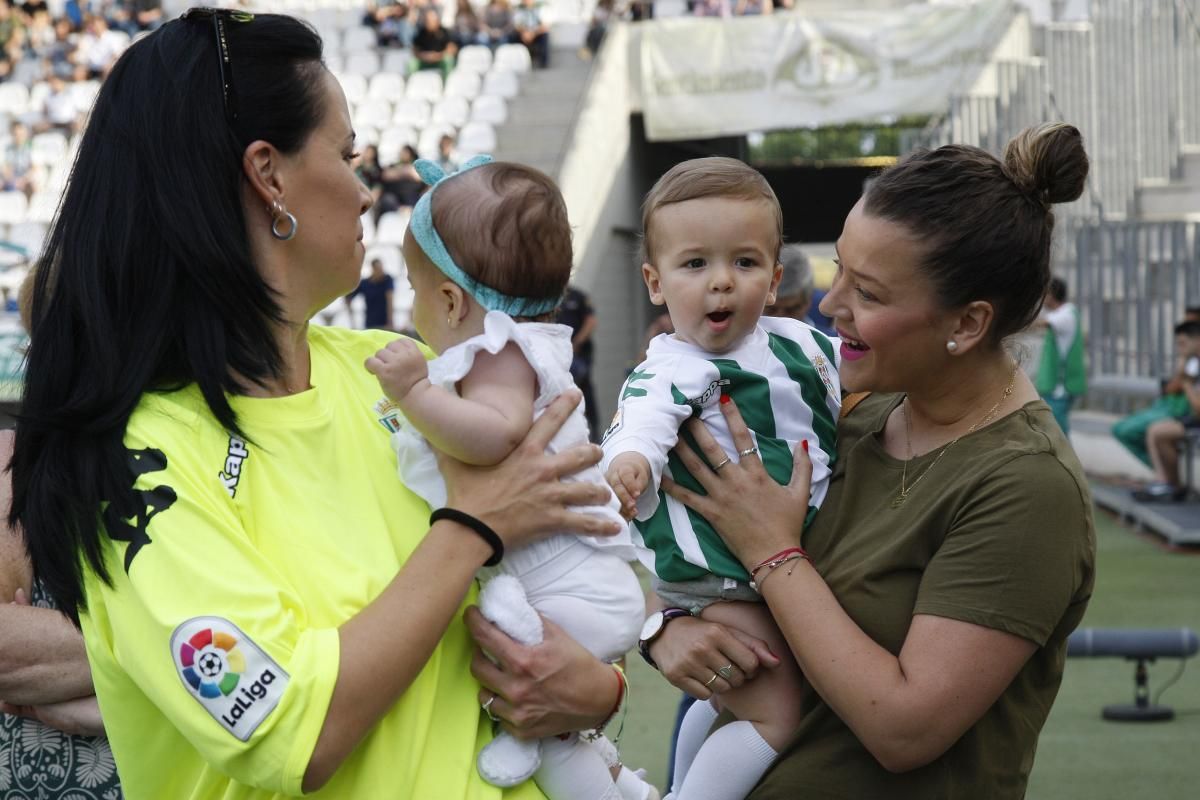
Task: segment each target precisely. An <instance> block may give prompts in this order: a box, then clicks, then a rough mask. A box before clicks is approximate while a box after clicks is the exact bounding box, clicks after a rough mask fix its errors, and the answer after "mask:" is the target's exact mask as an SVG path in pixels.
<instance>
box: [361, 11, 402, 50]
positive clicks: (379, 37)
mask: <svg viewBox="0 0 1200 800" xmlns="http://www.w3.org/2000/svg"><path fill="white" fill-rule="evenodd" d="M410 16H412V9H411V8H410V6H409V4H408V2H406V0H397V1H396V2H384V3H380V4H379V5H377V6H375V7H374V8H370V9H368V11H367V15H366V23H367V24H368V25H369V26H371V27H373V28H374V29H375V40H376V41H377V42H378V43H379V46H380V47H408V46H409V45H411V44H412V24H411V23H410V21H409V17H410Z"/></svg>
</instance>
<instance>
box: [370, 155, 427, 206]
mask: <svg viewBox="0 0 1200 800" xmlns="http://www.w3.org/2000/svg"><path fill="white" fill-rule="evenodd" d="M418 157H419V156H418V155H417V151H416V150H415V149H414V148H413V146H412V145H408V144H406V145H404V147H402V148H400V160H399V161H398V162H396V163H395V164H393V165H392V166H390V167H385V168H384V170H383V172H382V173H381V174H380V183H381V186H380V197H379V215H380V216H382V215H384V214H386V213H387V212H389V211H396V210H398V209H401V208H412V207H413V206H415V205H416V204H417V199H418V198H420V196H421V193H422V192H424V191H425V182H424V181H422V180H421V176H420V175H418V174H417V170H416V168H415V167H414V166H413V164H414V163H415V162H416V160H417V158H418Z"/></svg>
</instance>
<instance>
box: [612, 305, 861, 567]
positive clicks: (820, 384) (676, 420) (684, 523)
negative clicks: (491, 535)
mask: <svg viewBox="0 0 1200 800" xmlns="http://www.w3.org/2000/svg"><path fill="white" fill-rule="evenodd" d="M836 352H837V350H836V347H835V344H834V342H833V341H831V340H830V339H829V338H828V337H826V336H825V335H824V334H822V333H821V332H820V331H818V330H816V329H815V328H813V327H811V326H809V325H806V324H804V323H803V322H799V321H797V320H794V319H788V318H777V317H763V318H762V319H761V320H760V321H759V325H758V327H757V328H756V329H755V330H754V332H752V333H751V334H750V335H748V336H747V337H746V338H745V339H744V340H742V342H741V343H740V344H739V345H738V346H737V347H736V348H734V349H733V350H731V351H729V352H726V353H721V354H720V355H715V354H713V353H709V352H708V351H706V350H703V349H701V348H699V347H696V346H695V345H692V344H689V343H687V342H683V341H680V340H678V339H676V338H675V337H674V336H672V335H670V334H663V335H661V336H658V337H656V338H655V339H654V341H652V342H651V343H650V348H649V350H648V352H647V356H646V360H645V361H644V362H642V363H641V364H639V365H638V367H637V369H635V370H634V371H633V372H632V373H630V375H629V377H628V378H627V379H626V380H625V384H624V386H623V387H622V388H621V397H620V400H619V403H618V407H617V413H616V415H615V416H614V417H613V421H612V424H611V425H610V426H609V428H608V430H607V431H606V432H605V434H604V441H603V447H604V461H603V463H602V467H603V468H604V469H605V470H606V471H607V469H608V465H609V464H610V463H611V461H612V459H613V458H615V457H616V456H617V455H618V454H620V453H623V452H630V451H633V452H637V453H640V454H641V455H643V456H645V458H646V460H647V461H649V462H650V468H651V471H652V474H653V486H652V489H653V491H650V490H647V491H646V492H644V493H643V494H642V496H641V497H640V498H639V499H638V513H637V518H636V519H635V521H634V527H635V531H634V532H633V539H634V542H635V543H636V544H638V545H639V547H640V550H641V553H640V558H641V561H642V563H643V564H644V565H645V566H646V567H647V568H648V569H650V570H651V571H653V572H654V574H655V575H657V576H658V577H659V578H661V579H662V580H664V581H670V582H681V581H690V580H696V579H698V578H702V577H704V576H705V575H706V574H710V573H711V574H714V575H719V576H721V577H726V578H735V579H737V580H741V581H748V580H749V579H750V576H749V575H748V574H747V572H746V570H745V568H743V567H742V565H741V563H740V562H739V561H738V560H737V558H736V557H734V555H733V554H732V553H731V552H730V551H729V549H728V548H727V547H726V546H725V543H724V542H722V541H721V538H720V536H719V535H718V534H717V532H716V531H715V530H713V528H712V526H711V525H709V523H708V521H707V520H705V519H704V518H703V517H701V516H700V515H699V514H697V513H695V512H694V511H691V510H690V509H688V508H687V507H686V506H684V505H683V504H682V503H679V502H678V501H676V500H674V499H672V498H670V497H668V496H667V495H666V494H665V493H664V492H663V491H662V490H661V488H660V487H661V484H662V481H661V478H662V474H663V470H664V469H665V470H667V474H668V475H669V476H670V477H671V478H672V479H673V480H674V481H675V482H676V483H678V484H680V485H681V486H684V487H687V488H689V489H692V490H693V491H697V492H703V490H702V489H701V488H700V484H699V483H697V482H696V480H695V478H693V477H692V475H691V474H690V473H688V471H687V470H686V469H684V467H683V464H682V462H680V461H679V459H678V458H677V457H676V456H675V455H674V454H673V453H672V452H671V449H672V448H673V447H674V446H675V444H676V442H678V440H679V430H680V426H681V425H682V424H683V423H684V422H685V421H686V420H687V419H688V418H689V417H692V416H696V415H699V417H700V419H701V421H702V422H704V424H705V425H707V426H708V430H709V431H710V432H711V433H712V435H713V436H714V437H715V438H716V440H717V441H718V442H719V443H720V445H721V447H722V448H723V449H724V450H725V453H726V454H727V455H728V456H729V457H730V458H731V459H733V460H734V461H737V460H738V455H737V449H736V448H735V447H734V444H733V439H732V437H731V436H730V434H729V429H728V426H726V424H725V418H724V417H723V416H722V415H721V411H720V409H719V408H718V406H717V404H718V402H719V401H720V397H721V394H723V393H724V394H728V395H730V396H732V398H733V401H734V402H735V403H737V407H738V410H739V411H741V413H742V416H743V417H744V418H745V420H746V424H747V425H748V426H749V427H750V429H751V431H752V432H753V434H754V438H755V443H756V445H757V446H758V450H759V453H760V454H761V456H762V459H763V465H764V466H765V467H766V469H767V472H768V474H770V476H771V477H772V478H774V479H775V480H776V481H778V482H779V483H780V484H785V483H787V482H788V481H789V480H791V476H792V452H793V448H795V447H797V446H798V445H799V443H800V441H801V440H807V441H808V452H809V457H810V458H811V459H812V462H813V480H812V491H811V495H810V500H809V505H810V507H811V508H816V507H818V506H820V504H821V501H822V500H824V499H825V491H826V489H827V488H828V486H829V475H830V471H831V467H832V464H833V460H834V458H835V457H836V452H837V451H836V436H837V418H838V410H839V409H840V408H841V386H840V383H839V381H838V374H837V359H836V356H835V353H836ZM684 438H685V440H688V439H689V437H687V436H686V435H685V437H684Z"/></svg>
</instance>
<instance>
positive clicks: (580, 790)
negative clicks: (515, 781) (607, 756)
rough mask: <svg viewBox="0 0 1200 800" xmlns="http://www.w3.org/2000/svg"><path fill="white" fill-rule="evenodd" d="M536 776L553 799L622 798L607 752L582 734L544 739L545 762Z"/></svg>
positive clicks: (602, 799)
mask: <svg viewBox="0 0 1200 800" xmlns="http://www.w3.org/2000/svg"><path fill="white" fill-rule="evenodd" d="M533 779H534V781H536V782H537V785H538V788H539V789H541V790H542V793H543V794H545V795H546V797H548V798H550V800H622V797H621V790H620V789H618V788H617V783H616V781H614V780H613V776H612V772H610V771H609V767H608V764H606V763H604V756H603V755H602V754H601V752H600V751H599V750H597V749H596V748H595V747H592V746H591V745H590V744H589V743H587V742H585V741H583V740H582V739H580V738H579V737H578V736H571V737H570V738H569V739H566V740H562V739H559V738H558V737H557V736H548V737H546V738H545V739H542V766H541V768H540V769H538V771H537V773H536V774H534V776H533Z"/></svg>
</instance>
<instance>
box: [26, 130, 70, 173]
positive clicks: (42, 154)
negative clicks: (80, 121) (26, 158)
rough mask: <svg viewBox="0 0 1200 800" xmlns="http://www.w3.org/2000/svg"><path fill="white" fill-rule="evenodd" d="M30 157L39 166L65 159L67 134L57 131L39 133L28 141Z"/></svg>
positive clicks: (57, 162)
mask: <svg viewBox="0 0 1200 800" xmlns="http://www.w3.org/2000/svg"><path fill="white" fill-rule="evenodd" d="M30 148H31V152H30V158H31V159H32V160H33V163H34V164H37V165H39V166H41V165H47V166H54V165H56V164H61V163H63V162H64V161H66V159H67V136H66V134H64V133H61V132H59V131H47V132H46V133H39V134H38V135H37V136H34V137H33V139H32V141H30Z"/></svg>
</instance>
